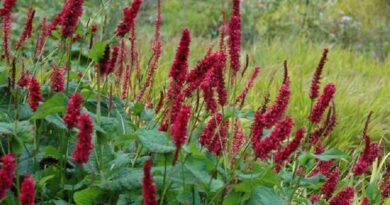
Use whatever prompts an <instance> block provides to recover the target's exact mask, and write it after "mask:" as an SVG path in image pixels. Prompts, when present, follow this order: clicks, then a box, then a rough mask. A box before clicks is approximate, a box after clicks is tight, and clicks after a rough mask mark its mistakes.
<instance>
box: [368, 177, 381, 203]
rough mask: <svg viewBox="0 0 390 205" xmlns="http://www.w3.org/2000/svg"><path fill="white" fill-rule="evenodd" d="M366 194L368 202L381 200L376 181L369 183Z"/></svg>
mask: <svg viewBox="0 0 390 205" xmlns="http://www.w3.org/2000/svg"><path fill="white" fill-rule="evenodd" d="M366 194H367V197H368V199H369V200H370V204H378V203H379V202H380V200H381V194H380V190H379V188H378V183H377V182H376V181H374V182H372V183H370V184H369V185H368V187H367V190H366Z"/></svg>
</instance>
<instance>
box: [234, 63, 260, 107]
mask: <svg viewBox="0 0 390 205" xmlns="http://www.w3.org/2000/svg"><path fill="white" fill-rule="evenodd" d="M259 73H260V67H255V70H254V71H253V73H252V75H251V76H250V78H249V80H248V82H247V84H246V86H245V88H244V90H243V91H242V92H241V94H240V95H238V96H237V97H236V103H239V102H241V105H240V107H242V106H243V105H244V103H245V99H246V96H247V95H248V92H249V90H250V89H252V87H253V85H254V82H255V80H256V78H257V77H258V76H259Z"/></svg>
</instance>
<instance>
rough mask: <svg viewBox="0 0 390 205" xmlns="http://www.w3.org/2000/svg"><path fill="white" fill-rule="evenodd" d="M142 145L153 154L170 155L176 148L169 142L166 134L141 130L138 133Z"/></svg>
mask: <svg viewBox="0 0 390 205" xmlns="http://www.w3.org/2000/svg"><path fill="white" fill-rule="evenodd" d="M136 134H137V136H138V137H139V140H140V141H141V143H142V145H143V146H144V147H145V148H146V149H147V150H148V151H149V152H153V153H170V152H173V151H175V147H174V146H173V145H172V143H171V142H169V141H168V140H167V136H166V133H164V132H160V131H158V130H144V129H140V130H138V131H137V132H136Z"/></svg>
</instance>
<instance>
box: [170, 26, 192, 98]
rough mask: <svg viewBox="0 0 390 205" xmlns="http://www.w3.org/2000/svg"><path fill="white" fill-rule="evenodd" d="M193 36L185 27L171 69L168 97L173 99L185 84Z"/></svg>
mask: <svg viewBox="0 0 390 205" xmlns="http://www.w3.org/2000/svg"><path fill="white" fill-rule="evenodd" d="M190 42H191V36H190V31H189V30H188V29H184V31H183V33H182V37H181V40H180V44H179V47H178V48H177V50H176V57H175V60H174V62H173V64H172V66H171V69H170V71H169V77H170V78H171V83H170V86H169V89H168V98H169V99H173V97H174V96H175V95H177V94H178V93H180V92H181V89H182V87H183V85H184V82H185V79H186V75H187V67H188V55H189V52H190Z"/></svg>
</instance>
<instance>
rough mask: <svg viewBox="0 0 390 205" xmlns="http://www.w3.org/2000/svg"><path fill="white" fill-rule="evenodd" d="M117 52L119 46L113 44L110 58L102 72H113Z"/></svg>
mask: <svg viewBox="0 0 390 205" xmlns="http://www.w3.org/2000/svg"><path fill="white" fill-rule="evenodd" d="M118 54H119V47H118V46H115V47H114V48H113V50H112V53H111V59H110V60H109V61H108V62H107V65H106V66H105V71H104V74H106V75H109V74H110V73H112V72H114V70H115V64H116V61H117V59H118Z"/></svg>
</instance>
